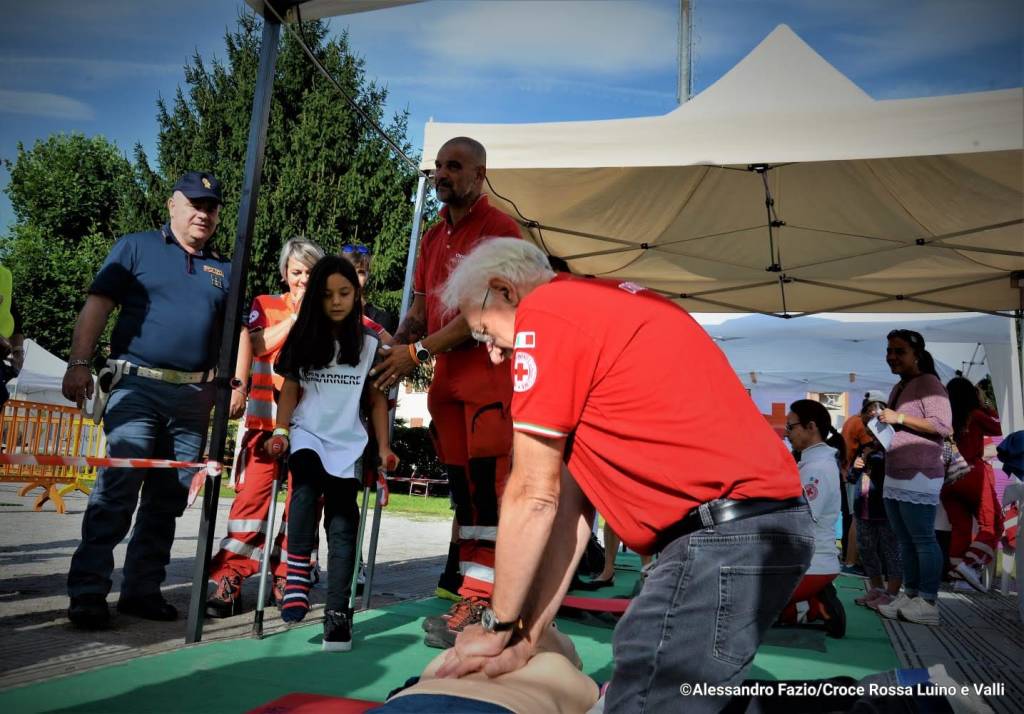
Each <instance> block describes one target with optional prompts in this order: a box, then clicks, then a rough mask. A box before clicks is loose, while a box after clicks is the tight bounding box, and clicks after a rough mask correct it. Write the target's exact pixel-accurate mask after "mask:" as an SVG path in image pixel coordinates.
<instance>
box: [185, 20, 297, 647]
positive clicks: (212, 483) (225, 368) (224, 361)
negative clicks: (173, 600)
mask: <svg viewBox="0 0 1024 714" xmlns="http://www.w3.org/2000/svg"><path fill="white" fill-rule="evenodd" d="M280 36H281V24H280V23H279V22H278V21H277V20H276V19H274V18H271V17H265V18H263V38H262V40H261V43H260V63H259V67H258V68H257V70H256V88H255V91H254V92H253V99H252V115H251V116H250V119H249V143H248V147H247V148H246V152H245V173H244V174H243V175H242V193H241V201H240V202H239V204H238V229H237V231H236V233H235V249H234V253H233V254H232V257H231V288H230V290H229V291H228V302H227V305H226V307H225V309H224V332H223V333H222V336H221V343H220V344H221V348H220V360H219V362H218V363H217V374H218V375H219V376H218V379H217V398H216V401H215V403H214V412H213V434H212V436H211V437H210V449H209V454H210V455H209V459H210V460H211V461H216V462H223V460H224V441H225V438H226V437H227V429H228V408H229V405H230V401H231V388H230V385H229V380H230V378H231V377H232V376H234V374H235V360H236V359H237V357H238V330H239V326H240V325H241V319H240V318H241V314H242V299H243V298H244V297H245V282H246V281H245V279H246V274H247V273H248V272H249V244H250V238H251V237H252V230H253V225H254V224H255V222H256V201H257V199H258V197H259V192H260V174H261V173H262V172H263V159H264V157H265V153H266V152H265V149H266V143H267V124H268V123H269V120H270V100H271V95H272V93H273V89H274V69H275V67H276V65H277V50H278V40H279V39H280ZM219 495H220V474H213V475H207V477H206V485H205V486H204V487H203V512H202V515H201V516H200V520H199V536H198V539H197V543H196V558H195V566H194V568H193V571H192V596H191V599H190V600H189V604H188V624H187V625H186V628H185V642H186V643H192V642H198V641H199V640H201V639H202V637H203V618H204V616H205V614H206V580H207V578H208V577H209V575H210V554H211V550H212V547H213V543H214V539H213V536H214V530H215V528H216V525H217V501H218V497H219ZM271 542H272V538H269V537H268V539H267V547H268V548H269V547H271Z"/></svg>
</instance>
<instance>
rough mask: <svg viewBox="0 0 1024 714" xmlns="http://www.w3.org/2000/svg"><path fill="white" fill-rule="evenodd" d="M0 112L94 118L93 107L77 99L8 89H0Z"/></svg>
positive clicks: (74, 118) (51, 116)
mask: <svg viewBox="0 0 1024 714" xmlns="http://www.w3.org/2000/svg"><path fill="white" fill-rule="evenodd" d="M0 113H6V114H27V115H29V116H37V117H50V118H54V119H70V120H91V119H95V118H96V112H95V111H93V108H92V107H90V106H89V105H88V104H85V103H83V102H80V101H78V100H77V99H72V98H71V97H65V96H63V95H61V94H50V93H48V92H21V91H16V90H10V89H0Z"/></svg>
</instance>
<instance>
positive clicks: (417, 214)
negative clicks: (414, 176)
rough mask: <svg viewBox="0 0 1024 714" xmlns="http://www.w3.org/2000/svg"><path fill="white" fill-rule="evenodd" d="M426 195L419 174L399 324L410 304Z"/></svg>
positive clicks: (424, 181) (425, 181)
mask: <svg viewBox="0 0 1024 714" xmlns="http://www.w3.org/2000/svg"><path fill="white" fill-rule="evenodd" d="M426 194H427V177H426V175H425V174H420V177H419V180H418V181H417V182H416V206H415V208H413V213H412V230H410V231H409V257H408V258H406V260H405V285H403V286H402V308H401V311H400V313H399V316H398V322H399V324H401V322H402V320H404V319H405V313H407V312H409V306H410V305H411V304H412V273H413V268H414V267H415V266H416V251H417V249H418V248H419V244H420V224H421V223H422V222H423V199H424V197H425V196H426Z"/></svg>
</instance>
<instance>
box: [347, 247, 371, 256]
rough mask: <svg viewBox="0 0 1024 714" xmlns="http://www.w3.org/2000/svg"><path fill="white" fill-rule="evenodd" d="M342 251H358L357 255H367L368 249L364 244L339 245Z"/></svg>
mask: <svg viewBox="0 0 1024 714" xmlns="http://www.w3.org/2000/svg"><path fill="white" fill-rule="evenodd" d="M341 252H342V253H359V255H369V254H370V249H369V248H367V247H366V246H365V245H343V246H341Z"/></svg>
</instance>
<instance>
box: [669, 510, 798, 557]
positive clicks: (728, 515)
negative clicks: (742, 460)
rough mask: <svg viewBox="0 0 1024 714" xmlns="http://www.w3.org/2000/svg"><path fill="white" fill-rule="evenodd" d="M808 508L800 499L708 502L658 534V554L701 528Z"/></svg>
mask: <svg viewBox="0 0 1024 714" xmlns="http://www.w3.org/2000/svg"><path fill="white" fill-rule="evenodd" d="M805 505H807V501H806V500H805V499H804V497H803V496H796V497H795V498H787V499H785V500H783V501H779V500H776V499H774V498H747V499H744V500H742V501H733V500H732V499H729V498H723V499H720V500H717V501H708V502H707V503H702V504H701V505H699V506H697V507H696V508H694V509H693V510H692V511H690V512H689V513H687V514H686V515H685V516H684V517H683V518H682V520H680V521H677V522H676V523H673V524H672V525H670V526H669V527H668V528H666V529H665V530H663V531H662V532H661V533H660V534H659V535H658V545H657V548H658V550H659V551H661V550H663V549H664V548H665V546H667V545H668V544H669V543H671V542H672V541H674V540H675V539H676V538H681V537H682V536H684V535H688V534H690V533H694V532H696V531H699V530H702V529H704V528H710V527H712V526H716V525H720V524H722V523H728V522H729V521H741V520H743V519H744V518H753V517H754V516H763V515H764V514H766V513H774V512H775V511H784V510H786V509H787V508H799V507H800V506H805Z"/></svg>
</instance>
